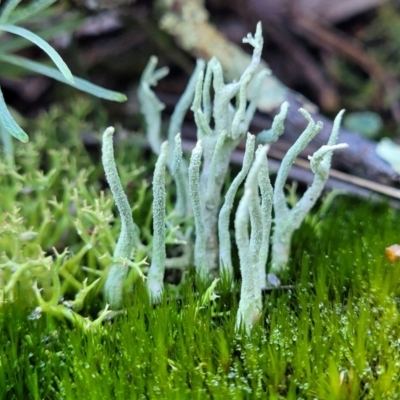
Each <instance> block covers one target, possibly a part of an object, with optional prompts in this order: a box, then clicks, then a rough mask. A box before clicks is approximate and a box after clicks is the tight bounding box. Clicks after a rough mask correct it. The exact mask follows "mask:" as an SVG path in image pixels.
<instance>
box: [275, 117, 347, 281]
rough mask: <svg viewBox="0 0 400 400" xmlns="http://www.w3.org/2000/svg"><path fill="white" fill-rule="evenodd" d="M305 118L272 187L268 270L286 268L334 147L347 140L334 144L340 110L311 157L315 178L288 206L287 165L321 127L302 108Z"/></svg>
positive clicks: (288, 167) (327, 172)
mask: <svg viewBox="0 0 400 400" xmlns="http://www.w3.org/2000/svg"><path fill="white" fill-rule="evenodd" d="M300 112H301V113H302V114H303V115H304V117H305V118H306V119H307V120H308V122H309V123H308V126H307V128H306V129H305V131H304V132H303V133H302V134H301V135H300V137H299V139H297V141H296V142H295V143H294V144H293V146H292V147H291V148H290V149H289V150H288V152H287V153H286V155H285V157H284V159H283V160H282V165H281V167H280V169H279V171H278V175H277V178H276V181H275V188H274V212H275V219H274V233H273V237H272V265H271V272H272V273H274V274H280V273H282V271H284V270H285V269H286V268H287V264H288V261H289V253H290V243H291V239H292V235H293V232H294V231H295V230H296V229H298V228H299V227H300V225H301V223H302V222H303V220H304V218H305V216H306V215H307V214H308V212H309V211H310V209H311V208H312V207H313V206H314V204H315V203H316V201H317V200H318V198H319V196H320V195H321V193H322V190H323V188H324V185H325V182H326V180H327V179H328V177H329V169H330V166H331V159H332V154H333V151H334V150H336V149H340V148H344V147H347V145H346V144H339V145H337V144H336V141H337V139H338V134H339V128H340V122H341V119H342V116H343V113H344V111H341V112H340V113H339V114H338V115H337V117H336V118H335V121H334V124H333V128H332V133H331V135H330V137H329V140H328V144H327V146H322V147H321V148H320V149H319V150H317V151H316V152H315V153H314V155H313V156H312V157H311V158H310V160H311V162H310V164H311V169H312V171H313V172H314V180H313V182H312V184H311V186H310V187H309V188H308V189H307V191H306V192H305V193H304V195H303V197H302V198H301V199H300V200H299V201H298V202H297V203H296V204H295V205H294V207H293V208H292V209H289V207H288V205H287V203H286V199H285V193H284V185H285V183H286V179H287V176H288V174H289V170H290V167H291V166H292V164H293V163H294V161H295V159H296V157H297V155H298V154H299V153H300V152H301V151H303V150H304V148H305V147H306V146H307V144H308V143H309V142H310V141H311V140H312V139H313V138H314V137H315V135H317V134H318V133H319V131H320V130H321V129H322V123H320V122H318V123H317V124H316V123H315V122H314V121H313V119H312V118H311V116H310V115H309V114H308V113H307V112H306V111H305V110H300Z"/></svg>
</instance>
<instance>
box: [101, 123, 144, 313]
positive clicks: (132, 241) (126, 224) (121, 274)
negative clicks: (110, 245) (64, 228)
mask: <svg viewBox="0 0 400 400" xmlns="http://www.w3.org/2000/svg"><path fill="white" fill-rule="evenodd" d="M113 134H114V128H112V127H109V128H107V129H106V130H105V131H104V134H103V148H102V154H103V157H102V161H103V168H104V172H105V174H106V178H107V182H108V184H109V185H110V190H111V192H112V195H113V197H114V201H115V204H116V206H117V208H118V211H119V214H120V218H121V232H120V235H119V238H118V242H117V245H116V247H115V250H114V264H113V265H112V266H111V268H110V271H109V272H108V275H107V279H106V282H105V285H104V296H105V299H106V301H107V303H108V304H110V306H111V308H113V309H115V308H120V307H121V305H122V298H123V289H124V283H125V279H126V276H127V274H128V266H127V264H126V262H124V261H123V259H127V260H129V259H130V257H131V253H132V250H133V249H134V248H135V246H138V245H139V237H138V234H137V228H136V225H135V224H134V222H133V218H132V210H131V207H130V205H129V202H128V199H127V197H126V194H125V192H124V190H123V188H122V184H121V181H120V179H119V176H118V171H117V167H116V165H115V159H114V148H113Z"/></svg>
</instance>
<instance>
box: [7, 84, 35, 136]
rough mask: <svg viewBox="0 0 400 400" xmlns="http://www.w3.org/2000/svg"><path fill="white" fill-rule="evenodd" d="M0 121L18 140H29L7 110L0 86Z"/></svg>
mask: <svg viewBox="0 0 400 400" xmlns="http://www.w3.org/2000/svg"><path fill="white" fill-rule="evenodd" d="M0 121H1V123H2V124H3V125H4V127H5V128H6V130H7V131H8V132H9V133H10V134H11V135H13V136H14V137H15V138H17V139H18V140H20V141H21V142H24V143H26V142H27V141H28V140H29V137H28V135H27V134H26V132H25V131H24V130H23V129H22V128H21V127H20V126H19V125H18V124H17V123H16V122H15V119H14V118H13V117H12V115H11V114H10V112H9V111H8V108H7V106H6V103H5V101H4V97H3V92H2V91H1V88H0Z"/></svg>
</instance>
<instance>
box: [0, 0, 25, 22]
mask: <svg viewBox="0 0 400 400" xmlns="http://www.w3.org/2000/svg"><path fill="white" fill-rule="evenodd" d="M0 3H1V1H0ZM19 3H21V0H9V1H7V3H6V4H5V5H4V6H3V8H2V10H1V12H0V24H5V23H7V22H8V20H9V16H10V15H11V13H12V12H13V11H14V9H15V7H17V5H18V4H19Z"/></svg>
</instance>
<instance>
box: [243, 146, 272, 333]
mask: <svg viewBox="0 0 400 400" xmlns="http://www.w3.org/2000/svg"><path fill="white" fill-rule="evenodd" d="M267 151H268V146H263V147H261V148H260V149H259V150H258V151H257V152H256V158H255V161H254V163H253V165H252V167H251V168H250V171H249V174H248V176H247V179H246V183H245V191H244V195H243V197H242V199H241V200H240V203H239V206H238V209H237V211H236V217H235V239H236V244H237V247H238V250H239V260H240V271H241V276H242V286H241V291H240V301H239V309H238V313H237V319H236V327H237V328H239V327H241V326H243V327H244V328H245V330H246V332H247V333H249V332H250V331H251V329H252V327H253V325H254V324H255V323H256V321H257V320H258V318H259V317H260V314H261V309H262V298H261V285H260V281H259V261H260V258H259V250H260V246H261V243H262V241H263V232H262V225H263V224H262V217H261V207H260V196H259V193H258V177H259V172H260V169H261V167H262V165H263V164H264V163H266V157H265V156H266V153H267ZM249 225H250V226H249ZM249 228H250V231H251V233H250V237H249Z"/></svg>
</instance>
